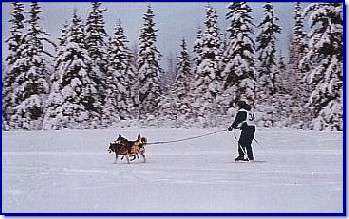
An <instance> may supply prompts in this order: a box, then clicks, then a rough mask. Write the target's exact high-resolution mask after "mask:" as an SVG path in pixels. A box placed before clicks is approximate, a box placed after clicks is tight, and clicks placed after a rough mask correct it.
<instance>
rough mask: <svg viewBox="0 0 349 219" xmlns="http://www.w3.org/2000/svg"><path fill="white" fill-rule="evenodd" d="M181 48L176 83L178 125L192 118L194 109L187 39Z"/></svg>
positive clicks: (183, 41)
mask: <svg viewBox="0 0 349 219" xmlns="http://www.w3.org/2000/svg"><path fill="white" fill-rule="evenodd" d="M180 47H181V50H180V53H179V56H178V62H177V78H176V83H175V88H176V110H177V112H176V113H177V122H178V125H180V126H182V125H185V124H186V123H187V122H188V120H189V119H191V116H192V115H191V114H192V109H191V102H192V96H191V95H190V92H191V80H192V77H193V76H192V72H191V65H190V57H189V53H188V50H187V44H186V41H185V39H183V40H182V43H181V44H180Z"/></svg>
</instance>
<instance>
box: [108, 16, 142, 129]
mask: <svg viewBox="0 0 349 219" xmlns="http://www.w3.org/2000/svg"><path fill="white" fill-rule="evenodd" d="M127 42H128V41H127V39H126V36H125V34H124V30H123V28H122V26H121V23H120V22H119V23H118V24H117V25H116V27H115V30H114V35H113V36H112V38H111V40H110V43H109V48H108V60H109V63H108V69H107V94H106V103H105V107H104V111H105V113H104V114H105V115H106V114H109V122H110V123H111V124H112V123H115V122H117V121H120V120H129V119H131V118H134V116H135V115H134V114H135V111H136V104H137V102H135V101H136V100H135V95H136V94H135V91H134V90H133V88H134V85H135V83H137V78H136V75H135V67H134V66H133V65H132V58H133V57H132V54H131V51H130V50H129V49H128V47H127V45H126V44H127ZM137 111H138V109H137Z"/></svg>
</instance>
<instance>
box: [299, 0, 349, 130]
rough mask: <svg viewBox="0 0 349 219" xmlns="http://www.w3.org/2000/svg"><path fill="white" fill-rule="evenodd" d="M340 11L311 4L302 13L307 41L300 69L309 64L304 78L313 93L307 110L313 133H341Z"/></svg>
mask: <svg viewBox="0 0 349 219" xmlns="http://www.w3.org/2000/svg"><path fill="white" fill-rule="evenodd" d="M342 7H343V5H342V4H341V3H312V4H310V5H309V6H308V7H307V8H306V9H305V16H308V19H309V23H310V33H309V38H310V39H309V44H308V47H309V51H307V53H306V55H305V57H304V58H303V60H302V61H301V65H302V63H310V64H309V68H310V72H309V75H308V76H307V77H308V79H309V82H310V83H311V87H312V89H313V91H312V93H311V97H310V100H309V105H308V106H309V108H310V109H311V112H312V116H313V120H312V128H313V129H316V130H343V123H342V113H343V109H342V92H343V90H342V85H343V71H342V63H343V59H342V48H343V25H342V19H343V17H342V11H343V8H342ZM303 66H304V65H303Z"/></svg>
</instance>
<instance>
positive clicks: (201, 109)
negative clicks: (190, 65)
mask: <svg viewBox="0 0 349 219" xmlns="http://www.w3.org/2000/svg"><path fill="white" fill-rule="evenodd" d="M219 48H220V38H219V32H218V27H217V14H216V11H215V10H214V9H213V8H212V7H211V6H210V5H207V6H206V20H205V28H204V33H203V35H202V48H201V51H202V52H201V54H200V58H201V63H200V64H199V65H197V66H196V71H195V72H196V75H195V77H196V78H195V83H194V87H195V90H194V91H193V92H194V93H193V94H194V96H195V104H194V109H193V110H195V111H196V112H195V113H196V115H197V116H198V119H199V122H200V123H201V124H202V125H203V126H205V127H206V126H215V125H216V120H217V118H216V109H217V106H216V96H217V93H218V90H217V85H218V81H217V80H218V76H219V72H218V62H219V60H220V53H219V52H220V50H219Z"/></svg>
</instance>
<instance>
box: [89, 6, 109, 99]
mask: <svg viewBox="0 0 349 219" xmlns="http://www.w3.org/2000/svg"><path fill="white" fill-rule="evenodd" d="M101 5H102V4H101V3H100V2H92V3H91V6H92V8H91V11H90V12H89V14H88V16H87V19H86V31H85V34H86V36H85V39H86V46H87V47H86V48H87V51H88V54H89V56H90V58H91V59H92V61H93V71H94V72H96V76H97V78H96V79H97V89H98V95H99V98H100V101H101V103H102V105H104V99H105V94H106V72H107V64H108V60H107V43H106V37H107V33H106V31H105V27H104V18H103V12H105V11H106V9H103V8H101Z"/></svg>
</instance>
